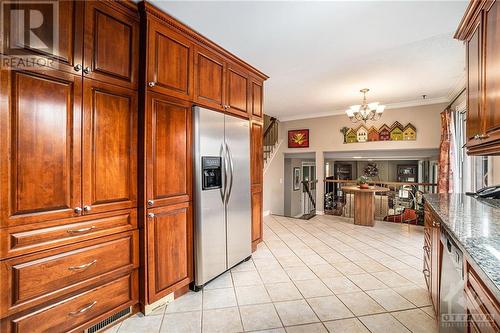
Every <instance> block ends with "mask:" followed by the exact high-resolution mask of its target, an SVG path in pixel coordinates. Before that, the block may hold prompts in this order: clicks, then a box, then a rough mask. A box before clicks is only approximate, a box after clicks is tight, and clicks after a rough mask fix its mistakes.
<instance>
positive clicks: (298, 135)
mask: <svg viewBox="0 0 500 333" xmlns="http://www.w3.org/2000/svg"><path fill="white" fill-rule="evenodd" d="M308 147H309V130H308V129H300V130H292V131H288V148H308Z"/></svg>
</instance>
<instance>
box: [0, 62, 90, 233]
mask: <svg viewBox="0 0 500 333" xmlns="http://www.w3.org/2000/svg"><path fill="white" fill-rule="evenodd" d="M1 84H2V92H5V93H6V94H5V98H3V100H2V102H1V103H2V104H1V111H0V112H1V114H0V123H1V125H0V129H1V131H0V132H1V134H0V135H1V140H0V141H1V146H2V148H1V154H2V156H3V157H2V164H1V175H2V176H1V178H0V179H1V180H2V191H1V194H0V195H1V202H2V204H1V217H2V218H1V221H2V222H1V224H2V226H7V225H16V224H23V223H29V222H35V221H36V222H41V221H47V220H52V219H58V218H64V217H69V216H75V215H76V214H75V212H74V209H75V208H76V207H79V206H80V199H81V186H80V181H81V177H80V176H81V167H80V160H81V143H80V139H81V136H80V130H81V128H80V126H81V120H80V117H81V79H79V78H77V77H75V76H73V75H70V74H65V73H64V72H60V71H54V70H49V71H47V72H37V73H32V72H19V71H7V70H4V71H2V82H1Z"/></svg>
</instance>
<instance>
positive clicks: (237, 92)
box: [226, 63, 250, 118]
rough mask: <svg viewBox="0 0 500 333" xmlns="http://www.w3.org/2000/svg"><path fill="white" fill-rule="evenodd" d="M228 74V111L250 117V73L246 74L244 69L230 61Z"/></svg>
mask: <svg viewBox="0 0 500 333" xmlns="http://www.w3.org/2000/svg"><path fill="white" fill-rule="evenodd" d="M226 75H227V78H226V81H227V106H226V111H227V112H229V113H231V114H234V115H237V116H241V117H244V118H248V110H249V107H250V103H249V102H250V98H249V78H248V74H246V73H245V71H244V70H242V69H240V68H238V67H237V66H235V65H233V64H231V63H229V64H228V66H227V71H226Z"/></svg>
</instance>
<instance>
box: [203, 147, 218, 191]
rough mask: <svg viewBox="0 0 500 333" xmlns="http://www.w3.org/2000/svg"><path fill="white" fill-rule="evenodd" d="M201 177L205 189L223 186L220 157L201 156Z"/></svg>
mask: <svg viewBox="0 0 500 333" xmlns="http://www.w3.org/2000/svg"><path fill="white" fill-rule="evenodd" d="M201 178H202V190H203V191H205V190H212V189H218V188H221V187H222V177H221V158H220V157H214V156H202V157H201Z"/></svg>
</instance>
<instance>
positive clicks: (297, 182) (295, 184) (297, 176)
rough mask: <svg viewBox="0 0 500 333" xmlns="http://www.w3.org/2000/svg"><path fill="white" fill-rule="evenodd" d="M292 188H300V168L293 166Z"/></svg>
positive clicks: (296, 189) (295, 189)
mask: <svg viewBox="0 0 500 333" xmlns="http://www.w3.org/2000/svg"><path fill="white" fill-rule="evenodd" d="M293 190H294V191H298V190H300V168H298V167H296V168H293Z"/></svg>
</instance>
